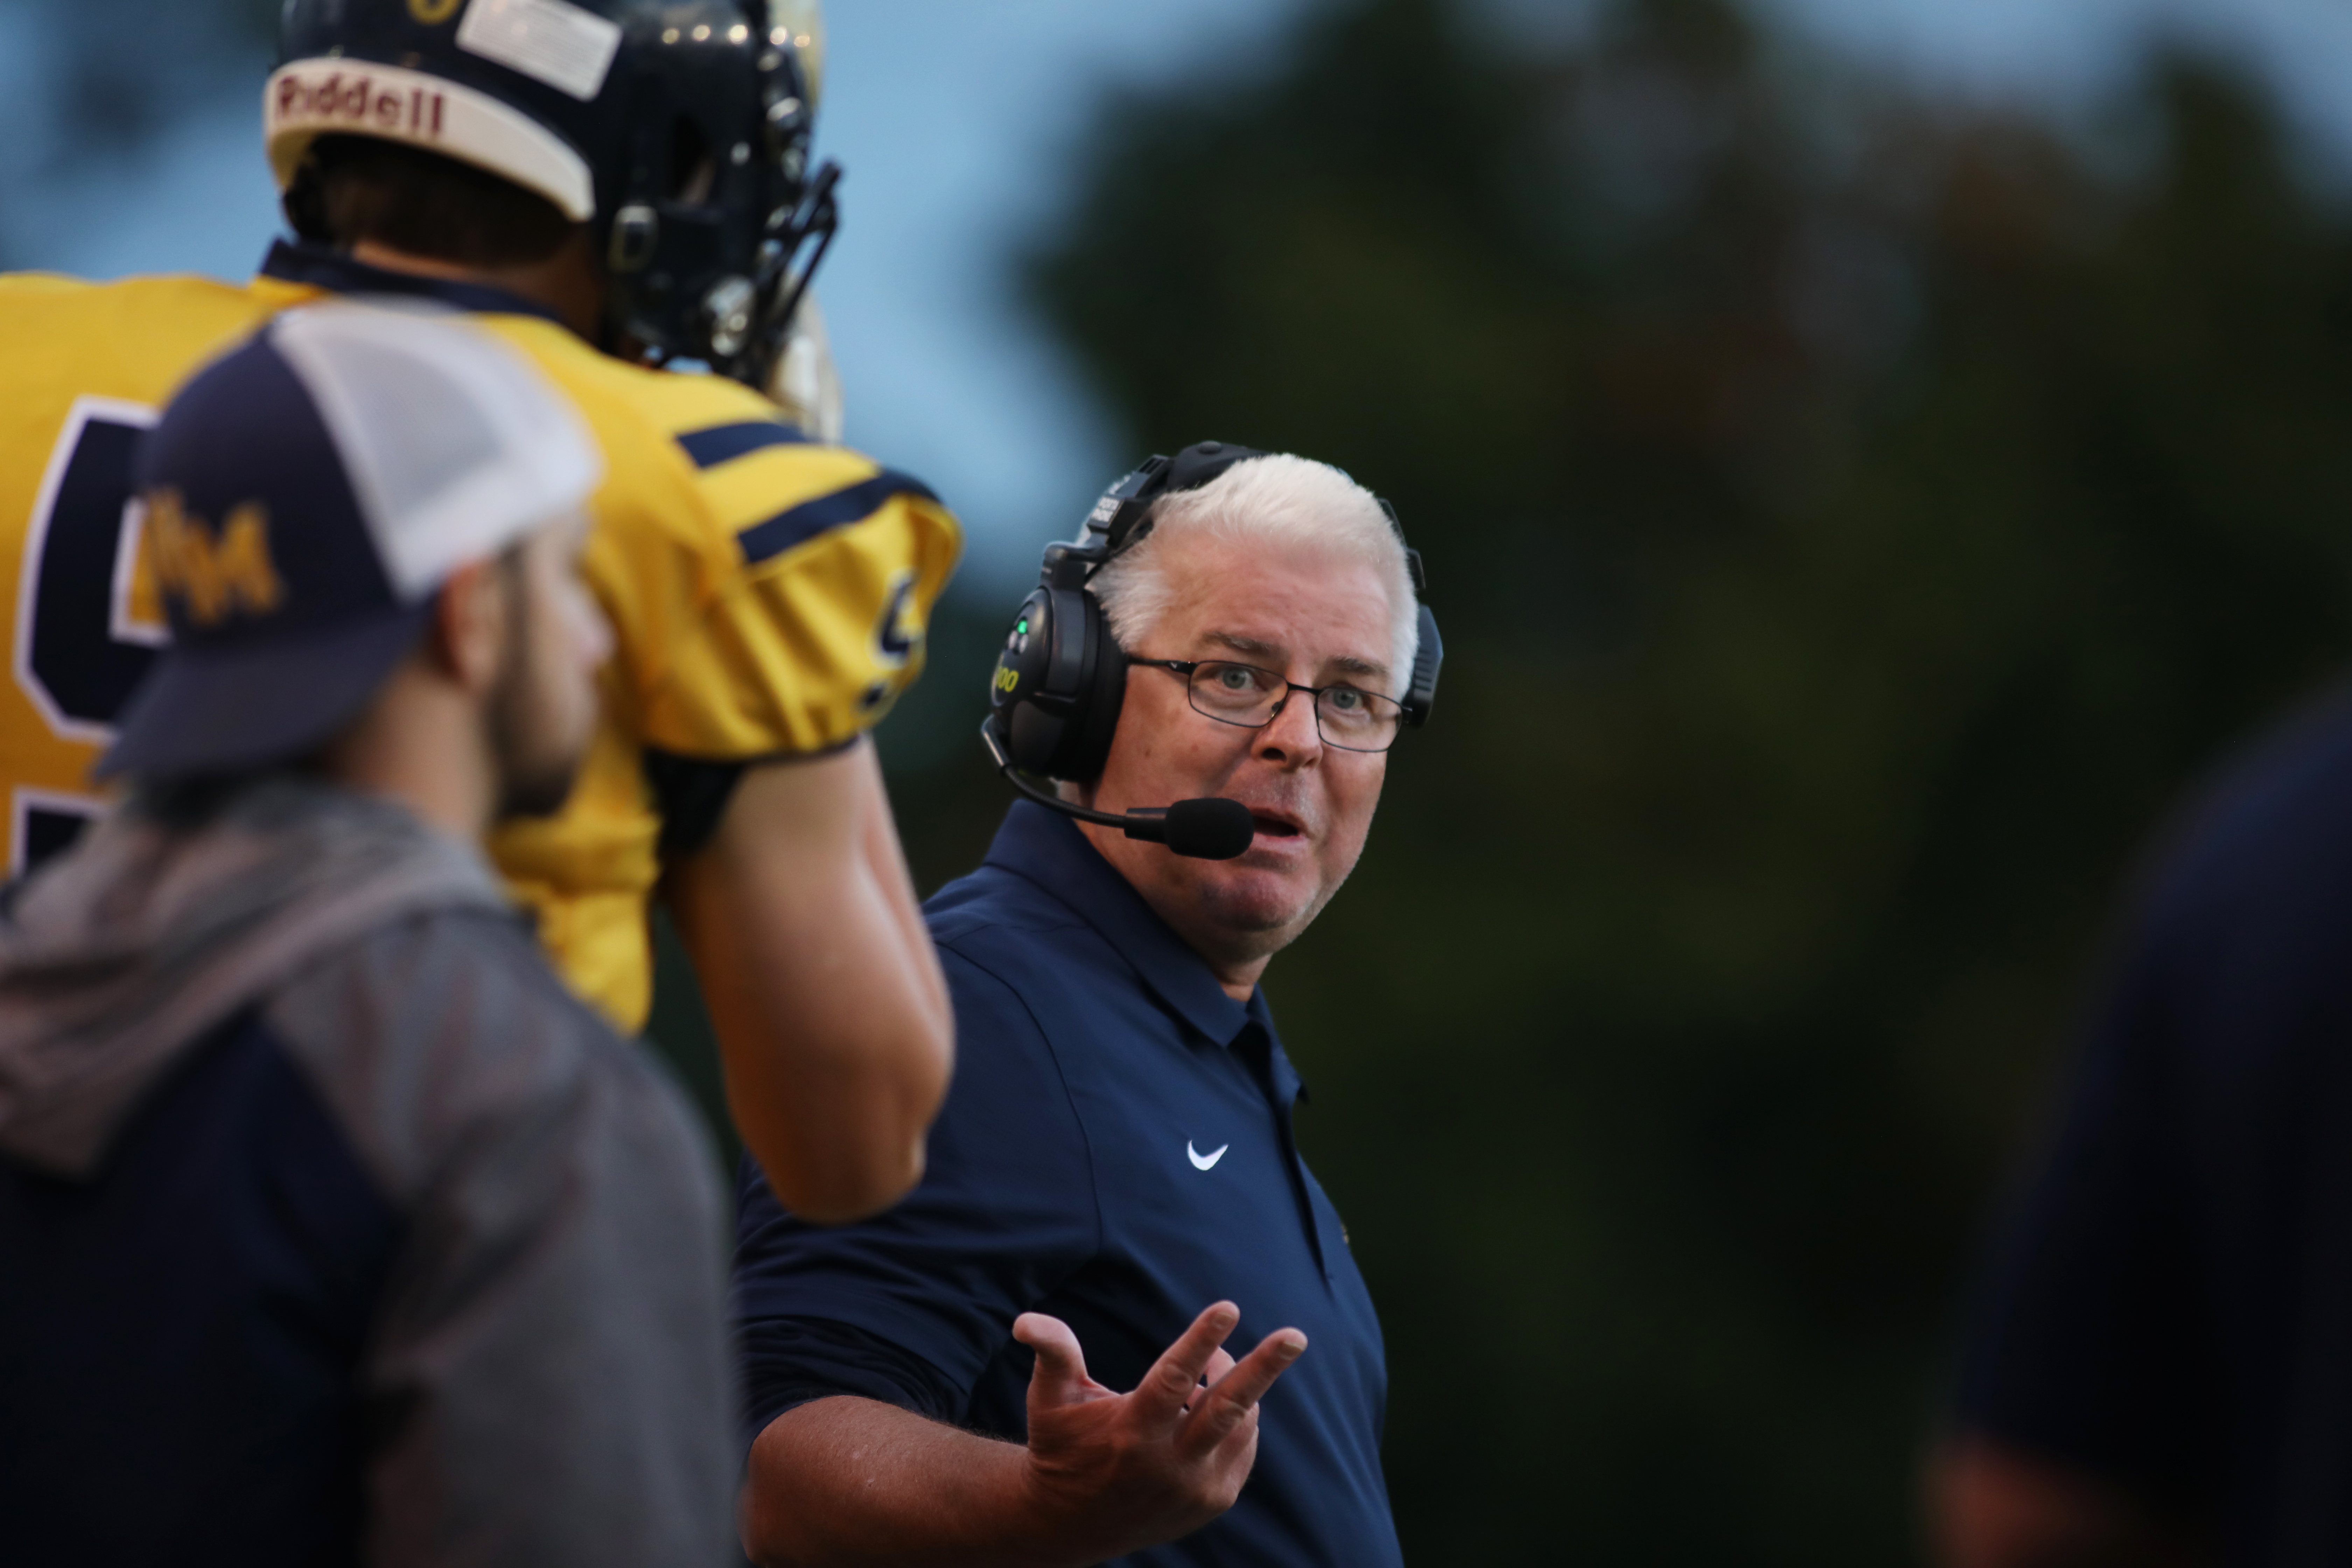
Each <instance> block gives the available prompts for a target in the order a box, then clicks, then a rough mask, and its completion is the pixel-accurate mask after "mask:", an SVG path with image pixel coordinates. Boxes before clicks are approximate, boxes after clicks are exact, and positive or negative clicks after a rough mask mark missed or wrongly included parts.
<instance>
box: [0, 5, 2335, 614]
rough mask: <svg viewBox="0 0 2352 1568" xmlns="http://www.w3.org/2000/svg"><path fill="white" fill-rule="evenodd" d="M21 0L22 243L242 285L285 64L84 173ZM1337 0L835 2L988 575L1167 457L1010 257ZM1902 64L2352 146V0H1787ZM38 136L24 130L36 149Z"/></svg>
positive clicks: (62, 254) (914, 346) (7, 175)
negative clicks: (268, 117)
mask: <svg viewBox="0 0 2352 1568" xmlns="http://www.w3.org/2000/svg"><path fill="white" fill-rule="evenodd" d="M58 3H62V0H0V198H5V200H6V201H7V202H8V205H9V216H10V223H9V237H10V240H11V242H12V243H13V244H14V245H15V246H16V257H15V259H16V260H18V261H20V262H24V263H27V264H31V265H37V266H42V267H48V268H58V269H60V270H67V271H73V272H79V273H81V274H83V275H85V276H95V277H115V276H120V275H122V274H124V273H129V272H136V271H148V270H162V269H171V270H195V271H202V272H208V273H212V274H215V275H216V276H220V277H226V278H236V277H241V276H243V275H244V274H245V273H246V272H247V271H248V270H250V268H251V267H252V265H253V263H254V261H255V259H256V258H257V256H258V255H259V252H260V250H261V248H262V246H263V243H264V242H265V240H266V239H267V237H268V235H269V234H271V233H272V232H273V231H274V229H275V226H276V223H277V213H276V205H275V198H274V195H273V193H272V192H271V190H270V188H269V184H268V177H267V174H265V172H264V169H263V165H262V161H261V156H260V151H259V147H258V133H257V121H258V98H259V83H260V79H261V76H262V74H263V71H264V67H265V62H264V61H263V60H261V59H260V58H254V59H253V60H251V61H249V62H247V66H246V68H245V69H244V71H243V72H242V73H237V72H230V73H226V74H228V75H229V76H231V77H236V76H240V75H241V77H242V79H236V80H225V82H224V89H223V92H222V94H221V96H220V97H219V98H218V99H217V100H215V101H212V102H209V103H207V104H205V105H203V106H201V107H200V108H199V109H198V110H195V111H194V113H192V114H191V115H190V116H189V118H188V119H186V120H185V121H184V122H182V123H180V124H178V125H177V126H175V127H174V129H173V132H172V134H170V135H169V136H167V137H165V138H164V139H163V141H162V142H161V143H160V144H158V145H157V146H155V147H153V148H152V150H151V151H149V152H148V153H143V154H142V155H141V157H140V158H139V159H137V160H136V161H130V162H119V163H112V164H109V165H106V166H104V167H102V168H100V170H98V171H96V172H95V173H94V174H93V173H92V172H91V171H90V170H89V168H88V167H87V166H85V167H84V168H83V170H82V172H81V174H79V176H78V179H77V183H76V184H73V185H72V186H69V187H68V186H63V185H59V184H55V183H45V182H43V181H41V180H40V179H38V178H37V177H33V176H31V175H30V174H28V169H29V167H30V166H31V165H30V160H29V158H28V157H27V156H26V153H25V151H24V150H25V149H26V148H33V147H37V144H38V140H39V132H40V129H41V127H40V125H39V123H38V117H39V113H40V110H39V105H40V95H39V90H38V88H39V68H38V60H39V57H40V53H41V51H40V48H39V46H38V33H39V19H38V13H37V10H36V9H35V8H34V6H35V5H37V4H38V5H48V4H58ZM1312 3H1313V0H985V3H984V4H983V3H980V0H828V5H827V16H828V20H829V23H830V26H831V33H832V47H831V51H830V59H829V64H828V75H827V80H826V86H825V102H824V114H823V118H822V120H821V121H820V142H821V145H822V150H823V151H824V153H826V154H827V155H830V156H833V157H836V158H839V159H840V160H841V161H842V163H844V164H845V167H846V168H847V170H848V175H847V180H846V183H845V187H844V193H843V194H844V203H845V214H846V222H845V228H844V231H843V235H842V238H841V240H840V242H839V244H838V245H837V246H836V247H835V251H834V254H833V256H832V258H830V259H829V260H828V261H827V262H826V265H825V271H824V276H823V279H822V280H821V284H820V288H821V291H822V293H823V295H824V300H825V305H826V309H827V311H828V314H829V316H830V319H831V322H832V328H833V333H834V340H835V348H836V351H837V353H838V357H839V359H840V361H841V364H842V369H843V374H844V376H845V381H846V384H847V391H848V399H849V420H850V428H849V434H850V439H851V440H852V441H853V442H855V443H856V444H857V445H859V446H861V447H866V448H867V449H868V450H871V451H873V452H875V453H876V454H877V456H881V457H883V458H887V460H888V461H889V462H890V463H891V464H892V465H893V466H895V467H898V468H908V469H911V470H912V471H914V472H917V473H919V474H922V475H924V476H925V477H926V478H928V479H930V480H931V482H932V483H933V484H934V485H935V486H937V487H938V488H939V489H940V490H941V491H942V493H944V494H946V495H947V496H948V497H949V499H950V500H952V501H953V502H955V503H956V504H957V505H958V507H959V509H960V510H962V511H963V513H964V514H965V516H966V519H967V521H969V522H970V523H971V530H972V544H973V552H972V562H971V573H972V574H973V575H975V576H977V577H980V578H982V579H983V580H987V581H989V582H991V583H994V582H998V581H1003V582H1008V583H1009V582H1010V581H1012V580H1013V579H1016V578H1017V577H1018V576H1019V575H1020V574H1022V573H1024V572H1025V571H1028V570H1032V569H1034V561H1035V549H1036V546H1037V544H1038V542H1040V541H1042V540H1045V539H1046V538H1050V537H1054V536H1056V535H1064V534H1066V533H1068V532H1069V531H1070V530H1071V528H1072V527H1073V526H1074V524H1075V522H1076V518H1077V516H1078V514H1079V513H1080V512H1081V511H1082V510H1084V508H1085V506H1086V504H1087V502H1088V501H1089V500H1091V498H1092V496H1093V494H1094V492H1095V491H1096V490H1097V489H1099V488H1100V486H1101V485H1102V484H1103V483H1105V482H1106V481H1107V480H1108V479H1110V478H1113V477H1115V475H1116V473H1117V472H1118V471H1119V470H1120V469H1122V468H1124V467H1125V465H1126V464H1127V463H1128V461H1129V459H1131V458H1134V457H1137V456H1139V454H1134V453H1128V452H1124V451H1118V450H1114V449H1113V440H1112V437H1111V435H1110V433H1109V432H1108V431H1107V430H1106V429H1105V428H1104V426H1103V423H1102V421H1101V420H1100V418H1099V417H1098V416H1097V415H1096V413H1095V411H1094V410H1093V409H1092V408H1091V406H1090V405H1089V404H1088V402H1087V397H1086V395H1085V393H1084V390H1083V388H1082V387H1080V386H1079V385H1078V384H1077V383H1076V379H1075V378H1074V377H1073V375H1072V374H1070V370H1069V367H1068V366H1067V365H1066V364H1065V363H1062V362H1061V361H1060V360H1059V359H1058V358H1057V356H1056V355H1055V353H1054V351H1053V349H1052V347H1051V346H1050V345H1049V344H1047V343H1046V342H1044V341H1042V340H1041V338H1040V337H1039V336H1038V334H1037V333H1036V332H1035V331H1034V330H1033V328H1032V326H1031V324H1030V323H1029V322H1027V321H1024V319H1023V318H1022V316H1021V314H1020V312H1019V311H1018V310H1017V308H1016V306H1015V304H1014V302H1013V299H1012V296H1011V292H1010V289H1009V287H1008V283H1007V279H1006V277H1005V269H1004V261H1005V258H1006V257H1007V256H1008V254H1009V253H1010V251H1011V250H1012V248H1013V247H1014V246H1015V245H1016V244H1017V243H1018V242H1019V240H1020V239H1021V237H1023V236H1024V233H1027V232H1029V231H1030V230H1031V229H1032V228H1033V227H1034V226H1035V225H1036V224H1038V223H1039V222H1040V221H1042V220H1043V219H1044V218H1045V216H1047V215H1049V214H1050V213H1051V212H1052V211H1053V207H1054V202H1055V197H1056V193H1057V191H1058V188H1059V179H1058V175H1059V171H1060V170H1061V169H1062V168H1063V167H1065V166H1066V162H1067V158H1068V154H1069V153H1070V151H1071V149H1072V148H1073V146H1074V145H1075V144H1076V140H1077V139H1078V138H1079V137H1081V136H1082V135H1083V134H1084V133H1085V130H1086V127H1087V123H1088V121H1089V115H1090V112H1091V110H1092V109H1093V107H1094V106H1095V104H1096V103H1097V100H1098V99H1099V97H1100V95H1101V94H1102V92H1103V91H1104V90H1105V89H1108V88H1109V87H1111V86H1113V85H1115V84H1118V83H1120V82H1123V81H1137V80H1141V81H1152V80H1181V79H1186V78H1187V77H1188V76H1189V75H1190V74H1191V73H1193V72H1196V71H1198V72H1215V71H1228V72H1230V71H1242V72H1247V71H1249V70H1251V69H1253V68H1255V65H1256V64H1257V63H1259V62H1262V61H1263V60H1264V59H1265V58H1266V56H1267V55H1268V52H1269V51H1271V50H1274V49H1276V48H1277V47H1279V45H1280V42H1281V39H1282V37H1283V36H1284V34H1285V32H1286V29H1287V27H1288V26H1289V24H1290V23H1291V21H1292V20H1293V18H1294V17H1295V16H1297V13H1298V11H1299V10H1300V9H1301V7H1302V5H1306V4H1312ZM1765 3H1767V4H1769V5H1770V6H1771V7H1772V8H1773V9H1775V10H1777V11H1779V12H1780V13H1782V14H1784V15H1786V16H1789V17H1790V19H1791V20H1793V21H1796V22H1797V23H1799V24H1800V25H1801V26H1803V27H1804V28H1806V29H1807V30H1810V31H1812V32H1815V33H1818V34H1820V35H1822V37H1826V38H1828V39H1830V40H1832V41H1833V42H1835V43H1837V44H1839V45H1840V46H1842V47H1844V48H1845V49H1846V50H1848V51H1850V52H1852V53H1853V54H1855V55H1857V56H1858V57H1860V58H1863V59H1864V60H1865V61H1866V62H1869V63H1870V64H1871V65H1872V66H1873V68H1879V69H1885V70H1889V71H1895V72H1901V73H1904V74H1906V75H1910V76H1914V77H1916V78H1918V79H1921V80H1923V81H1925V82H1927V83H1930V84H1933V85H1935V86H1937V87H1938V88H1940V89H1945V90H1948V91H1955V92H1959V93H1962V94H1966V95H1970V96H1979V97H1990V98H2019V97H2021V98H2025V99H2031V100H2080V99H2082V98H2084V97H2085V96H2090V95H2095V93H2096V92H2097V90H2098V89H2100V88H2101V87H2102V86H2104V85H2105V84H2106V83H2108V82H2111V81H2112V80H2114V79H2116V78H2117V77H2118V76H2119V75H2120V74H2121V73H2122V71H2123V70H2124V69H2125V68H2126V66H2127V63H2128V61H2129V59H2130V58H2131V56H2132V54H2133V52H2134V51H2135V49H2136V48H2137V47H2139V45H2141V44H2142V43H2143V42H2144V41H2145V40H2146V39H2147V38H2148V37H2151V36H2152V35H2154V34H2156V33H2158V32H2160V31H2162V30H2165V29H2172V30H2177V31H2179V32H2180V33H2183V34H2186V35H2189V36H2192V37H2200V38H2202V39H2204V40H2206V41H2208V42H2212V43H2218V44H2219V45H2221V47H2225V48H2228V49H2231V50H2235V51H2239V52H2241V53H2242V54H2243V55H2244V57H2245V58H2248V59H2249V60H2250V61H2252V62H2253V63H2255V64H2256V65H2258V66H2259V67H2260V68H2263V69H2264V70H2266V71H2268V72H2270V73H2272V74H2273V75H2274V76H2275V77H2276V78H2277V79H2279V80H2280V82H2281V83H2282V85H2283V86H2284V87H2285V88H2286V89H2287V97H2288V101H2289V102H2290V103H2291V104H2293V105H2294V106H2295V108H2296V110H2297V111H2298V112H2299V113H2300V114H2301V116H2302V117H2303V118H2304V119H2305V121H2306V122H2307V123H2308V124H2309V125H2310V126H2311V127H2312V128H2313V129H2314V130H2315V132H2318V133H2319V137H2320V140H2321V141H2322V142H2325V143H2328V144H2332V145H2334V146H2336V147H2337V148H2339V149H2352V5H2347V4H2346V3H2345V0H1765ZM1486 4H1488V5H1491V6H1492V7H1493V8H1494V10H1495V11H1496V13H1498V14H1500V15H1504V16H1516V17H1517V18H1518V24H1519V25H1531V26H1538V27H1541V26H1559V25H1563V24H1565V25H1568V26H1573V25H1574V20H1575V18H1576V16H1578V15H1579V14H1580V12H1581V11H1582V10H1583V9H1584V7H1583V6H1582V5H1580V3H1579V0H1486ZM10 149H14V152H13V153H12V152H11V151H10Z"/></svg>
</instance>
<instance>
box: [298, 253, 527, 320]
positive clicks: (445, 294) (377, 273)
mask: <svg viewBox="0 0 2352 1568" xmlns="http://www.w3.org/2000/svg"><path fill="white" fill-rule="evenodd" d="M261 275H262V276H263V277H264V278H275V279H278V281H279V282H281V283H303V284H308V285H309V286H310V287H311V288H313V289H325V290H326V291H327V292H329V293H330V294H398V295H403V296H404V297H406V298H409V299H416V300H439V301H440V302H441V303H443V304H445V305H447V306H450V307H451V308H453V309H455V310H466V311H469V312H471V313H473V314H476V315H484V316H537V317H539V318H540V319H541V320H542V321H553V322H554V323H555V324H556V325H557V326H559V327H560V326H562V325H563V318H562V317H561V316H559V315H557V314H556V313H555V312H554V311H553V310H551V309H549V308H548V307H547V306H545V305H542V304H541V303H539V302H538V301H537V300H526V299H524V298H523V297H522V296H521V295H520V294H509V292H507V291H506V290H505V289H494V288H492V287H490V285H488V284H487V283H461V282H458V281H457V280H455V279H448V278H426V277H423V276H421V275H420V274H417V273H415V272H396V271H394V269H392V268H389V267H377V266H374V265H373V264H372V263H369V262H365V261H362V260H360V259H358V258H356V257H353V256H352V255H351V254H350V253H349V252H347V251H341V250H337V249H335V248H334V247H331V246H325V245H310V244H307V243H304V242H300V241H296V240H286V239H281V240H278V241H276V242H275V243H274V244H272V245H271V246H270V247H269V254H268V256H266V257H263V258H262V260H261Z"/></svg>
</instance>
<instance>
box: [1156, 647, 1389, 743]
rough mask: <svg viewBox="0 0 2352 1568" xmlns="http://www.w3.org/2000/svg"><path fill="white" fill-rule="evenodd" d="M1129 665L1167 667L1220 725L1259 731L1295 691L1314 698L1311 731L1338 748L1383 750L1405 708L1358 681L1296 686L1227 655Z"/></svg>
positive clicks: (1203, 712)
mask: <svg viewBox="0 0 2352 1568" xmlns="http://www.w3.org/2000/svg"><path fill="white" fill-rule="evenodd" d="M1127 662H1128V663H1129V664H1139V665H1144V666H1148V667H1149V668H1152V669H1170V670H1173V671H1175V672H1176V673H1177V674H1178V675H1181V676H1182V677H1183V678H1184V690H1185V694H1186V695H1187V696H1188V697H1189V698H1191V700H1192V711H1193V712H1195V713H1198V714H1200V715H1202V717H1203V718H1209V719H1214V720H1215V721H1217V722H1218V723H1220V724H1237V725H1240V726H1241V727H1242V728H1243V729H1245V730H1263V729H1265V727H1266V726H1267V725H1268V724H1271V723H1273V722H1274V721H1275V719H1276V716H1277V715H1279V714H1280V713H1281V711H1282V710H1283V709H1284V707H1285V706H1286V705H1287V704H1288V703H1289V701H1290V694H1291V693H1292V692H1294V691H1304V692H1305V693H1307V696H1309V697H1312V698H1313V699H1315V731H1316V733H1318V734H1319V735H1321V736H1322V737H1323V743H1324V744H1325V745H1327V746H1337V747H1338V748H1339V750H1341V751H1343V752H1385V751H1387V750H1388V749H1389V748H1390V747H1391V746H1393V745H1395V744H1396V738H1397V731H1398V730H1399V729H1400V728H1401V727H1402V724H1403V722H1404V707H1403V705H1402V703H1400V702H1398V701H1397V700H1395V699H1394V698H1390V697H1383V696H1381V694H1380V693H1378V692H1376V691H1366V690H1365V689H1362V688H1361V687H1358V686H1344V685H1343V686H1301V685H1299V684H1298V683H1297V681H1295V680H1288V679H1284V678H1283V677H1281V676H1279V675H1276V673H1275V672H1274V671H1272V670H1270V669H1260V668H1258V667H1257V666H1255V665H1254V664H1234V663H1233V662H1231V661H1230V660H1227V659H1222V658H1212V659H1183V658H1130V659H1129V660H1128V661H1127Z"/></svg>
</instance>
